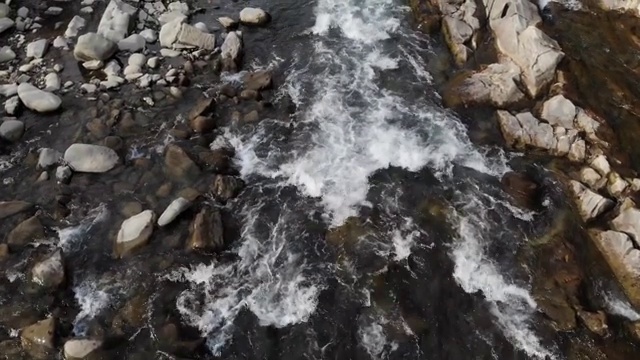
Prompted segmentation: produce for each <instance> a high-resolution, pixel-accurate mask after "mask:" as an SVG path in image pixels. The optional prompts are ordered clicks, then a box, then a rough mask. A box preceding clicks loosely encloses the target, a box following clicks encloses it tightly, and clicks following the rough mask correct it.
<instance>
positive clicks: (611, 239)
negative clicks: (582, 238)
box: [589, 229, 640, 308]
mask: <svg viewBox="0 0 640 360" xmlns="http://www.w3.org/2000/svg"><path fill="white" fill-rule="evenodd" d="M589 235H590V237H591V239H592V241H593V242H594V243H595V245H596V247H597V248H598V250H599V251H600V253H601V254H602V255H603V257H604V258H605V260H606V262H607V264H608V265H609V267H610V268H611V270H612V271H613V273H614V275H615V276H616V279H617V280H618V282H619V283H620V285H621V286H622V289H623V290H624V293H625V294H626V295H627V298H628V299H629V301H630V302H631V304H632V305H633V306H635V307H636V308H638V307H640V270H639V269H640V250H637V249H635V248H634V246H633V241H632V240H631V239H630V238H629V237H628V236H627V235H625V234H623V233H621V232H617V231H611V230H609V231H601V230H596V229H591V230H589Z"/></svg>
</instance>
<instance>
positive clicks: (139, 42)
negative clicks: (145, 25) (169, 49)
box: [118, 34, 147, 52]
mask: <svg viewBox="0 0 640 360" xmlns="http://www.w3.org/2000/svg"><path fill="white" fill-rule="evenodd" d="M146 44H147V41H146V40H145V38H144V37H142V35H140V34H133V35H130V36H129V37H126V38H124V39H122V40H120V41H118V49H120V50H121V51H129V52H136V51H140V50H142V49H144V46H145V45H146Z"/></svg>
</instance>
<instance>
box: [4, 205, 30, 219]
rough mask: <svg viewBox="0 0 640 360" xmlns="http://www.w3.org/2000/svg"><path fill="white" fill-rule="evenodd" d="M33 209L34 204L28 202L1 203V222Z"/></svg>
mask: <svg viewBox="0 0 640 360" xmlns="http://www.w3.org/2000/svg"><path fill="white" fill-rule="evenodd" d="M32 207H33V204H31V203H30V202H26V201H20V200H13V201H0V220H2V219H4V218H8V217H10V216H13V215H15V214H19V213H21V212H23V211H27V210H29V209H31V208H32Z"/></svg>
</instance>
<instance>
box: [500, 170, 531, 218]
mask: <svg viewBox="0 0 640 360" xmlns="http://www.w3.org/2000/svg"><path fill="white" fill-rule="evenodd" d="M501 182H502V185H503V186H504V187H505V191H506V192H507V193H508V194H509V195H511V198H513V200H514V201H515V203H516V204H517V205H518V206H520V207H523V208H526V209H532V208H533V207H535V205H536V202H537V193H538V185H537V184H536V183H535V182H533V181H532V180H531V179H529V178H528V177H527V176H526V175H524V174H520V173H516V172H508V173H506V174H504V176H503V177H502V180H501Z"/></svg>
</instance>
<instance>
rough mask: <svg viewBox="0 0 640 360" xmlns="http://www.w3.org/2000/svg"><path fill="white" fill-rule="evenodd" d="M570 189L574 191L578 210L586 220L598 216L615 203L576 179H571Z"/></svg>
mask: <svg viewBox="0 0 640 360" xmlns="http://www.w3.org/2000/svg"><path fill="white" fill-rule="evenodd" d="M569 189H570V190H571V192H572V193H573V196H574V201H575V203H576V206H577V207H578V212H579V213H580V216H581V217H582V219H583V220H584V221H589V220H592V219H594V218H596V217H597V216H598V215H600V214H602V213H604V212H605V211H607V210H609V209H610V208H612V207H613V205H614V202H613V201H611V200H609V199H607V198H605V197H603V196H601V195H599V194H597V193H595V192H593V191H591V190H589V189H588V188H587V187H586V186H584V185H582V184H581V183H579V182H577V181H575V180H570V187H569Z"/></svg>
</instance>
